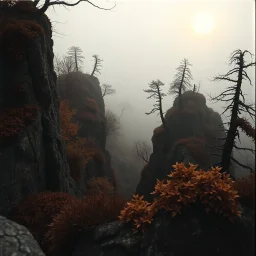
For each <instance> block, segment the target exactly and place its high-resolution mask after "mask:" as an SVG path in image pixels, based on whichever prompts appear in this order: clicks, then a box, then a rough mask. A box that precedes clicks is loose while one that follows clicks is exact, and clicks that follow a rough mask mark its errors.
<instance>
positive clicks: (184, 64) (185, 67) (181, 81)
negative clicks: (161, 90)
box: [169, 59, 193, 107]
mask: <svg viewBox="0 0 256 256" xmlns="http://www.w3.org/2000/svg"><path fill="white" fill-rule="evenodd" d="M190 66H192V65H191V64H190V63H189V61H188V60H187V59H184V60H182V61H181V63H180V65H179V67H178V68H177V69H176V70H177V73H176V75H175V76H174V80H173V82H172V83H171V85H170V88H169V94H177V95H178V97H179V107H182V99H181V95H182V93H183V92H184V91H186V90H187V89H188V88H190V87H191V83H190V80H191V79H192V78H193V77H192V74H191V71H190V68H189V67H190Z"/></svg>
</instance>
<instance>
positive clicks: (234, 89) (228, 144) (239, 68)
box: [210, 50, 255, 173]
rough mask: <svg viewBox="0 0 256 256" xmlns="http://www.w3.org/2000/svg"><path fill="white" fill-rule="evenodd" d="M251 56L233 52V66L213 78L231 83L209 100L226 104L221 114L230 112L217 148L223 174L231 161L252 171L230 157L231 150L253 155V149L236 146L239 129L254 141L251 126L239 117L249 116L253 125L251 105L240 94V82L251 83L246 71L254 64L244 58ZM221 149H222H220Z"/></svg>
mask: <svg viewBox="0 0 256 256" xmlns="http://www.w3.org/2000/svg"><path fill="white" fill-rule="evenodd" d="M247 54H249V55H250V56H252V54H251V53H250V52H249V51H247V50H245V51H241V50H235V51H234V52H232V54H231V57H230V63H229V64H230V65H234V67H233V68H232V69H231V70H229V71H228V72H227V73H226V74H225V75H219V76H217V77H215V78H214V81H227V82H230V83H232V84H233V85H231V86H229V87H227V89H226V90H225V91H223V92H222V93H220V94H219V95H218V96H215V97H211V96H210V98H211V100H212V101H214V102H224V103H225V104H228V105H227V106H226V107H225V108H224V111H223V113H222V114H224V113H225V112H230V113H231V114H230V115H229V118H230V121H228V122H227V123H226V124H227V125H228V129H227V130H225V132H226V137H225V138H222V139H223V140H224V141H225V142H224V144H223V145H222V147H220V148H219V150H220V151H222V154H221V155H219V156H221V163H220V165H221V167H222V170H223V171H224V172H228V173H229V172H230V171H229V168H230V164H231V161H233V162H235V163H236V164H238V165H239V166H241V167H243V168H245V169H249V170H250V171H253V170H252V168H251V167H249V166H247V165H246V164H243V163H240V162H239V161H238V160H237V159H235V158H234V157H233V156H232V150H233V148H235V149H237V150H245V151H247V152H252V153H254V150H253V149H250V148H241V147H238V146H237V144H236V138H238V139H239V130H238V128H241V129H242V130H243V131H244V132H245V133H246V135H247V136H249V137H251V138H252V139H253V140H254V141H255V129H254V128H252V126H251V124H250V123H249V122H248V121H247V120H246V119H245V118H244V117H241V116H240V115H241V114H249V115H250V116H251V118H252V119H253V120H254V123H255V119H254V118H255V108H254V107H253V105H252V104H247V103H246V102H245V97H244V95H243V92H242V82H243V81H244V80H248V81H249V82H250V84H252V83H251V79H250V77H249V76H248V74H247V69H248V68H249V67H253V66H255V62H250V63H248V64H247V63H246V61H245V56H246V55H247ZM222 148H223V149H222Z"/></svg>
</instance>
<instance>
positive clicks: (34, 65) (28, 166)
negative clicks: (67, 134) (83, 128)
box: [0, 8, 77, 215]
mask: <svg viewBox="0 0 256 256" xmlns="http://www.w3.org/2000/svg"><path fill="white" fill-rule="evenodd" d="M0 16H1V22H2V23H1V32H0V63H2V64H1V69H0V85H1V86H0V89H1V91H0V95H1V100H0V112H1V114H0V115H1V116H4V114H5V113H6V111H17V110H22V109H24V107H26V106H30V107H36V108H38V111H37V113H36V117H35V118H34V119H33V120H32V119H31V120H30V121H29V122H27V121H26V122H25V121H24V125H23V126H22V129H20V130H19V131H17V134H14V135H12V136H6V135H4V134H6V131H7V132H9V131H10V129H13V130H15V129H16V128H17V125H18V124H20V122H19V123H17V125H16V124H15V123H14V124H13V123H9V124H8V123H5V121H6V120H3V121H4V122H2V121H1V122H2V123H1V131H0V133H1V134H0V164H1V172H0V213H1V214H3V215H5V214H7V213H8V212H9V210H10V209H11V208H12V207H13V206H15V205H17V204H18V203H19V202H20V201H21V200H23V199H24V198H26V197H27V196H29V195H31V194H35V193H38V192H41V191H44V190H53V191H63V192H70V193H73V194H76V193H77V191H76V189H75V188H74V186H73V185H72V186H70V183H72V180H71V178H70V175H69V168H68V165H67V160H66V154H65V151H64V147H63V142H62V140H61V136H60V122H59V96H58V93H57V90H56V74H55V72H54V70H53V51H52V46H53V41H52V39H51V36H52V32H51V24H50V22H49V20H48V18H47V17H46V16H45V15H40V14H37V13H29V12H27V11H20V10H18V9H17V8H7V9H6V8H0ZM9 19H11V20H12V21H13V22H14V23H13V24H14V25H13V27H14V28H15V29H14V28H12V27H11V26H9V27H6V24H7V23H6V22H7V21H8V20H9ZM19 20H22V22H23V23H24V24H23V23H22V24H23V26H28V27H29V26H30V28H31V26H34V27H35V28H37V29H38V31H43V32H42V33H41V34H40V33H39V32H38V33H39V34H38V36H37V37H36V38H29V37H28V36H29V35H30V34H22V33H25V32H24V31H23V32H20V31H21V30H19V26H21V25H19V24H21V23H20V22H18V21H19ZM28 24H29V25H28ZM15 26H17V29H16V27H15ZM12 29H13V31H12ZM28 31H29V28H28ZM3 33H11V34H12V36H13V39H12V40H14V41H11V43H13V44H14V45H15V40H17V41H19V40H20V41H19V44H20V47H21V48H22V47H23V48H22V49H21V50H22V51H23V52H24V53H23V55H22V57H21V59H16V57H15V55H14V56H13V55H12V54H13V52H8V51H7V48H5V43H7V42H9V41H7V40H11V39H9V38H8V37H7V36H5V37H4V36H3ZM15 33H16V34H15ZM19 33H20V34H19ZM28 33H30V32H28ZM31 33H32V32H31ZM19 36H20V37H21V36H22V37H21V38H20V37H19ZM24 37H25V38H26V37H28V38H26V40H27V41H26V44H24V45H23V44H22V40H23V39H24ZM22 38H23V39H22ZM24 40H25V39H24ZM9 43H10V42H9ZM15 50H16V51H17V52H16V53H15V52H14V53H15V54H18V53H19V52H18V50H17V49H16V48H15V49H13V51H15ZM3 63H4V65H3ZM20 90H21V91H20ZM28 109H29V108H28ZM24 113H25V112H24ZM14 118H15V116H14ZM17 118H18V114H17ZM24 118H26V113H25V114H24ZM14 120H15V119H14ZM22 124H23V123H22ZM8 129H9V130H8Z"/></svg>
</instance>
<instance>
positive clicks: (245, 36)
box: [48, 0, 255, 141]
mask: <svg viewBox="0 0 256 256" xmlns="http://www.w3.org/2000/svg"><path fill="white" fill-rule="evenodd" d="M92 2H94V3H95V4H97V5H99V6H102V7H106V8H107V7H111V6H112V4H113V3H114V2H112V1H105V0H92ZM115 2H116V7H115V8H114V9H113V10H112V11H103V10H99V9H96V8H94V7H92V6H90V5H89V4H87V3H81V4H80V5H79V6H76V7H73V8H69V9H68V10H66V9H65V8H62V7H56V8H55V11H53V10H50V11H48V15H49V17H50V19H51V21H52V23H53V26H54V29H55V31H56V32H55V33H54V52H55V54H58V55H64V54H65V53H66V52H67V50H68V48H69V47H70V46H72V45H74V46H79V47H80V48H81V49H82V50H83V55H84V57H85V61H84V66H83V71H84V72H91V71H92V66H93V61H92V55H93V54H98V55H99V56H100V58H101V59H103V63H102V65H103V68H102V70H101V75H99V76H98V78H99V80H100V82H101V83H109V84H112V85H113V87H114V88H115V89H116V95H114V96H109V97H106V101H105V103H106V107H107V108H110V109H112V110H113V111H114V112H116V113H117V114H119V113H120V111H121V108H122V106H125V105H126V106H128V103H129V105H130V106H131V107H130V109H129V110H127V111H126V112H125V113H124V116H123V126H124V133H125V134H126V136H127V137H129V138H130V137H132V138H133V139H135V140H136V139H143V140H147V141H150V139H151V136H152V130H153V129H154V128H155V127H156V126H158V125H159V124H160V118H159V117H158V116H156V115H150V116H147V115H145V114H144V113H145V112H147V111H149V110H151V107H152V104H153V103H154V100H147V99H146V97H147V95H146V93H144V92H143V89H146V88H147V87H148V83H149V82H150V81H151V80H153V79H160V80H161V81H162V82H164V83H165V89H164V90H165V92H167V91H168V88H169V84H170V82H172V80H173V76H174V75H175V72H176V71H175V68H176V67H177V66H178V65H179V63H180V61H181V60H182V59H184V58H188V59H189V61H190V62H191V63H192V64H193V66H192V67H191V71H192V75H193V77H194V83H196V84H198V83H199V82H200V83H201V88H200V91H201V92H202V93H203V94H205V95H207V94H208V93H211V94H212V95H215V94H216V93H218V92H221V91H222V90H223V88H224V87H225V86H226V84H224V83H216V82H211V81H209V80H210V79H212V78H213V77H214V76H215V75H218V74H223V73H225V72H226V71H228V70H229V69H230V67H229V66H228V65H227V64H228V58H229V55H230V53H231V52H232V51H233V50H236V49H238V48H240V49H242V50H244V49H247V50H250V51H251V52H252V53H255V40H254V38H255V34H254V31H255V25H254V24H255V1H254V0H221V1H217V0H202V1H195V0H184V1H182V0H155V1H150V0H146V1H139V0H127V1H120V0H117V1H115ZM199 13H201V14H204V15H210V16H211V17H212V19H213V20H214V28H213V30H212V32H211V33H209V34H207V35H201V34H199V33H197V32H195V30H194V29H193V27H192V25H193V20H194V18H195V17H196V16H197V15H198V14H199ZM254 72H255V70H253V69H251V70H250V72H249V74H250V75H251V76H254ZM253 83H254V85H255V79H253ZM244 87H245V88H244V91H245V93H247V94H248V95H249V96H248V97H249V98H248V99H249V101H252V100H253V99H252V97H254V96H252V95H254V94H255V93H254V89H253V88H252V86H250V85H248V84H245V85H244ZM172 101H173V97H172V96H167V97H165V98H164V108H165V110H166V109H168V108H169V107H171V104H172ZM207 104H208V105H209V106H211V107H213V108H214V109H215V110H217V111H221V108H220V106H216V105H215V106H212V104H211V103H210V102H209V101H207Z"/></svg>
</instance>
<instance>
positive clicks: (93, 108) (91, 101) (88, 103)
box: [85, 98, 99, 113]
mask: <svg viewBox="0 0 256 256" xmlns="http://www.w3.org/2000/svg"><path fill="white" fill-rule="evenodd" d="M85 105H86V107H87V108H88V109H89V110H90V111H91V112H94V113H98V112H99V107H98V105H97V103H96V101H95V100H94V99H91V98H87V99H86V101H85Z"/></svg>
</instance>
